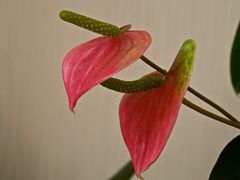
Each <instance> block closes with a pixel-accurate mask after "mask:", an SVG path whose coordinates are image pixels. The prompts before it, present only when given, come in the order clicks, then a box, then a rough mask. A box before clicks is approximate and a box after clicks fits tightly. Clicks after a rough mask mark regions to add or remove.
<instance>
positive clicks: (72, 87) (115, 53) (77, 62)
mask: <svg viewBox="0 0 240 180" xmlns="http://www.w3.org/2000/svg"><path fill="white" fill-rule="evenodd" d="M150 43H151V37H150V35H149V34H148V33H147V32H145V31H127V32H123V33H121V34H120V35H118V36H116V37H107V36H102V37H98V38H96V39H93V40H91V41H88V42H86V43H84V44H81V45H79V46H77V47H75V48H74V49H72V50H71V51H70V52H69V53H68V54H67V55H66V56H65V58H64V62H63V66H62V75H63V80H64V85H65V88H66V91H67V95H68V100H69V108H70V109H71V110H72V111H73V110H74V107H75V105H76V102H77V100H78V99H79V98H80V97H81V96H82V95H83V94H84V93H85V92H86V91H88V90H89V89H91V88H92V87H93V86H95V85H97V84H99V83H101V82H103V81H104V80H106V79H108V78H109V77H111V76H112V75H113V74H115V73H117V72H118V71H120V70H121V69H123V68H125V67H127V66H128V65H130V64H131V63H133V62H134V61H136V60H137V59H138V58H139V57H140V56H141V55H142V54H143V53H144V52H145V50H146V49H147V48H148V46H149V45H150Z"/></svg>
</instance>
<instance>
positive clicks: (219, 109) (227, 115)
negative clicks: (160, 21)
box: [140, 56, 240, 124]
mask: <svg viewBox="0 0 240 180" xmlns="http://www.w3.org/2000/svg"><path fill="white" fill-rule="evenodd" d="M140 58H141V60H143V61H144V62H145V63H146V64H148V65H149V66H151V67H152V68H154V69H156V70H157V71H159V72H161V73H162V74H164V75H166V74H167V71H166V70H164V69H162V68H161V67H159V66H158V65H156V64H154V63H153V62H152V61H150V60H149V59H148V58H147V57H145V56H141V57H140ZM188 91H189V92H191V93H192V94H194V95H195V96H197V97H198V98H200V99H201V100H202V101H204V102H206V103H207V104H209V105H210V106H212V107H213V108H215V109H216V110H218V111H219V112H221V113H222V114H223V115H225V116H226V117H227V118H229V120H231V121H233V122H235V123H236V124H240V122H239V121H238V120H237V119H236V118H235V117H233V116H232V115H231V114H230V113H228V112H227V111H226V110H224V109H223V108H222V107H220V106H219V105H217V104H216V103H214V102H213V101H211V100H210V99H208V98H207V97H205V96H204V95H202V94H200V93H199V92H197V91H196V90H194V89H193V88H191V87H190V86H189V87H188ZM188 102H190V101H188ZM192 104H193V103H192ZM194 106H196V105H194ZM197 107H198V106H197ZM199 108H200V107H199ZM201 109H202V108H201ZM202 110H203V109H202ZM198 112H199V111H198ZM201 112H206V110H204V111H201ZM207 112H208V111H207ZM211 114H213V113H211ZM205 115H206V116H208V117H210V116H209V114H208V115H207V114H205ZM214 117H215V118H213V117H212V116H211V118H213V119H216V117H220V116H214ZM220 118H221V117H220ZM223 119H224V118H223ZM225 120H227V119H225ZM225 120H224V121H222V120H219V121H220V122H223V123H225ZM226 124H228V123H226Z"/></svg>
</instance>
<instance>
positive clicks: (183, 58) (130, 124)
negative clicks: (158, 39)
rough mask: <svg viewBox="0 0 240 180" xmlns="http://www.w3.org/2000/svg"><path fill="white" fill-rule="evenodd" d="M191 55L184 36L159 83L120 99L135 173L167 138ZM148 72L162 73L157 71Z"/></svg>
mask: <svg viewBox="0 0 240 180" xmlns="http://www.w3.org/2000/svg"><path fill="white" fill-rule="evenodd" d="M194 57H195V43H194V41H193V40H187V41H186V42H185V43H184V44H183V45H182V47H181V49H180V51H179V53H178V55H177V57H176V59H175V61H174V63H173V65H172V66H171V68H170V70H169V72H168V74H167V75H166V77H165V79H164V82H163V84H162V85H161V86H160V87H158V88H154V89H150V90H148V91H144V92H139V93H133V94H125V95H124V96H123V98H122V100H121V103H120V108H119V110H120V112H119V114H120V124H121V131H122V135H123V138H124V140H125V143H126V145H127V147H128V150H129V152H130V156H131V158H132V162H133V165H134V169H135V173H136V175H137V176H140V174H141V173H142V172H143V171H145V170H146V169H147V168H148V167H149V166H150V165H151V164H152V163H153V162H154V161H155V160H156V159H157V158H158V156H159V155H160V153H161V151H162V150H163V148H164V146H165V144H166V142H167V140H168V137H169V135H170V133H171V131H172V129H173V126H174V124H175V121H176V118H177V114H178V111H179V108H180V105H181V102H182V99H183V96H184V94H185V92H186V89H187V87H188V82H189V77H190V73H191V69H192V65H193V61H194ZM152 75H154V76H157V75H158V76H159V77H162V75H161V74H160V73H154V74H152Z"/></svg>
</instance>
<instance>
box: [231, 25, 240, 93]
mask: <svg viewBox="0 0 240 180" xmlns="http://www.w3.org/2000/svg"><path fill="white" fill-rule="evenodd" d="M231 78H232V85H233V88H234V90H235V92H236V93H237V94H239V93H240V23H239V24H238V29H237V32H236V35H235V39H234V42H233V46H232V53H231Z"/></svg>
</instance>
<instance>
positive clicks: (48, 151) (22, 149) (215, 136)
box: [0, 0, 240, 180]
mask: <svg viewBox="0 0 240 180" xmlns="http://www.w3.org/2000/svg"><path fill="white" fill-rule="evenodd" d="M62 9H71V10H74V11H77V12H80V13H82V14H85V15H89V16H92V17H96V18H99V19H102V20H105V21H107V22H112V23H115V24H116V25H119V26H121V25H125V24H128V23H131V24H132V25H133V28H134V29H142V30H147V31H148V32H149V33H150V34H151V35H152V38H153V42H152V45H151V47H150V49H149V50H148V51H147V53H146V55H147V56H148V57H150V58H151V59H152V60H153V61H154V62H155V63H157V64H159V65H161V66H162V67H165V68H168V67H169V66H170V64H171V63H172V60H173V58H174V57H175V55H176V53H177V51H178V49H179V47H180V45H181V43H182V42H183V41H184V40H185V39H187V38H193V39H195V40H196V43H197V47H198V48H197V58H196V63H195V67H194V71H193V74H192V78H191V82H190V84H191V86H193V87H195V88H196V89H197V90H199V91H200V92H202V93H203V94H205V95H207V96H208V97H210V98H211V99H212V100H215V101H216V102H218V103H219V104H220V105H222V106H223V107H224V108H226V109H227V110H229V111H230V112H231V113H232V114H234V115H235V116H237V117H240V111H239V106H240V99H239V98H238V99H237V98H236V96H235V94H234V93H233V90H232V87H231V84H230V77H229V52H230V48H231V43H232V39H233V36H234V32H235V29H236V27H237V23H238V21H239V19H240V11H239V9H240V1H239V0H201V1H193V0H168V1H167V0H166V1H163V0H148V1H147V0H121V1H114V0H68V1H61V0H38V1H37V0H0V17H1V21H0V84H1V86H0V179H1V180H77V179H78V180H95V179H105V178H106V177H109V176H110V175H111V174H112V173H113V172H115V171H116V169H118V168H119V167H121V166H122V165H123V164H124V163H125V162H126V161H127V160H128V159H129V155H128V152H127V149H126V147H125V145H124V142H123V139H122V137H121V133H120V128H119V122H118V104H119V101H120V98H121V94H118V93H114V92H111V91H109V90H107V89H104V88H102V87H100V86H97V87H95V88H94V89H92V90H91V91H89V92H88V93H87V94H85V95H84V96H83V97H82V99H81V100H80V101H79V102H78V104H77V107H76V115H75V116H74V115H73V114H72V113H70V111H69V110H68V104H67V98H66V94H65V90H64V87H63V82H62V79H61V64H62V59H63V57H64V55H65V54H66V53H67V51H68V50H70V49H71V48H72V47H74V46H76V45H77V44H80V43H82V42H84V41H87V40H89V39H92V38H94V37H96V36H98V35H96V34H94V33H91V32H87V31H85V30H82V29H79V28H77V27H74V26H72V25H70V24H67V23H64V22H62V21H60V20H59V18H58V12H59V11H60V10H62ZM150 71H152V69H151V68H149V67H147V66H146V65H145V64H143V63H142V62H140V61H139V62H137V63H135V64H134V65H131V66H130V67H129V68H127V69H126V70H124V71H122V72H121V73H119V74H117V75H116V76H117V77H121V78H129V79H135V78H138V77H140V76H141V75H142V74H145V73H148V72H150ZM187 97H189V98H190V99H193V100H194V101H195V102H197V103H199V104H201V105H203V106H204V107H207V108H208V106H206V105H205V104H203V103H201V102H199V101H198V100H197V99H195V98H193V97H192V96H191V95H189V94H187ZM238 133H239V131H238V130H237V129H234V128H232V127H228V126H226V125H224V124H221V123H218V122H215V121H213V120H210V119H209V118H207V117H204V116H202V115H200V114H198V113H195V112H193V111H192V110H190V109H188V108H186V107H185V106H182V107H181V111H180V115H179V117H178V120H177V123H176V126H175V128H174V131H173V133H172V135H171V137H170V139H169V141H168V144H167V146H166V148H165V149H164V151H163V153H162V154H161V156H160V158H159V159H158V160H157V162H156V163H155V164H154V165H153V166H152V167H151V168H150V169H149V170H148V171H147V172H146V173H144V174H143V176H144V177H145V178H146V179H147V180H148V179H149V180H150V179H151V180H156V179H163V180H193V179H194V180H205V179H207V177H208V175H209V173H210V171H211V168H212V166H213V164H214V162H215V161H216V158H217V156H218V154H219V153H220V151H221V149H222V148H223V147H224V145H225V144H226V143H227V142H228V141H229V140H230V139H232V138H233V137H235V136H236V135H237V134H238ZM134 179H135V178H134Z"/></svg>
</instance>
